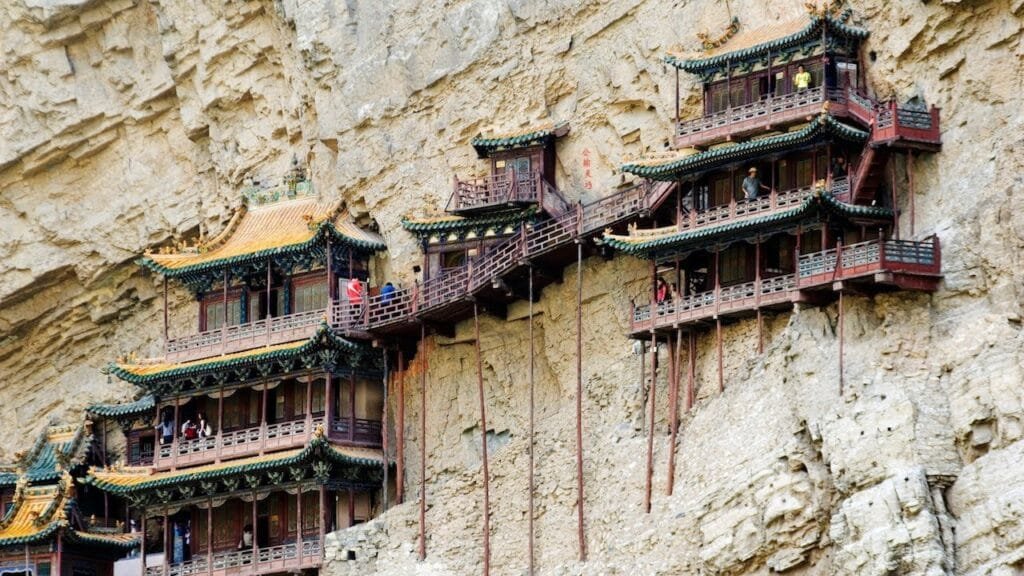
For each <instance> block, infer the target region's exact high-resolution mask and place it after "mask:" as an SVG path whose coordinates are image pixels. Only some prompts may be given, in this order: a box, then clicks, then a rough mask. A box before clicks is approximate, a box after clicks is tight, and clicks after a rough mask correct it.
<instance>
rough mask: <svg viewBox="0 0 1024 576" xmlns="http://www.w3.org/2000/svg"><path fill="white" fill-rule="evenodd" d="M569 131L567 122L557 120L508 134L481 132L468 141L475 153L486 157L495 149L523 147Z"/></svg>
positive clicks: (540, 142) (558, 136)
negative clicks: (485, 133) (486, 134)
mask: <svg viewBox="0 0 1024 576" xmlns="http://www.w3.org/2000/svg"><path fill="white" fill-rule="evenodd" d="M568 132H569V123H568V122H559V123H557V124H552V125H549V126H544V127H542V128H537V129H534V130H529V131H526V132H522V133H518V134H510V135H501V136H498V135H495V136H484V135H483V134H481V135H479V136H477V137H476V138H473V140H472V141H471V142H470V143H471V144H472V145H473V148H475V149H476V153H477V155H479V156H480V157H481V158H486V157H487V156H488V155H489V154H491V153H492V152H494V151H496V150H503V149H509V148H523V147H526V146H533V145H535V144H542V143H545V142H547V141H549V140H552V139H554V138H560V137H562V136H564V135H565V134H567V133H568Z"/></svg>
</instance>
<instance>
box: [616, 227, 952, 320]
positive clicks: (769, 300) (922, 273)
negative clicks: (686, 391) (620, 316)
mask: <svg viewBox="0 0 1024 576" xmlns="http://www.w3.org/2000/svg"><path fill="white" fill-rule="evenodd" d="M940 269H941V251H940V247H939V241H938V238H937V237H933V238H932V239H931V240H925V241H921V242H916V241H910V240H884V241H879V240H872V241H869V242H862V243H859V244H852V245H850V246H840V247H837V248H833V249H831V250H824V251H821V252H814V253H811V254H803V255H801V256H800V257H799V259H798V270H797V273H796V274H786V275H782V276H775V277H771V278H763V279H761V280H759V281H754V282H746V283H744V284H737V285H733V286H726V287H721V288H719V289H718V290H709V291H707V292H701V293H698V294H693V295H690V296H685V297H683V298H679V299H677V300H673V301H669V302H664V303H661V304H657V305H655V306H654V307H653V309H654V313H653V315H652V313H651V310H652V306H651V305H650V304H648V305H643V306H635V305H634V306H632V309H631V314H630V327H629V332H630V336H631V337H633V338H645V337H647V335H649V334H650V333H651V331H654V332H659V331H664V330H675V329H676V328H680V327H688V328H690V329H693V328H695V327H699V326H700V324H701V323H703V322H706V321H710V320H714V319H715V318H718V317H726V316H733V317H735V316H743V315H747V314H749V313H751V312H754V311H756V310H757V309H758V308H761V309H772V308H784V307H787V306H789V305H790V304H791V303H792V302H796V301H800V300H801V299H803V297H804V296H805V293H806V292H808V291H815V290H833V289H847V288H854V287H856V288H858V289H864V290H865V291H869V290H870V289H872V288H873V289H875V290H881V289H886V288H888V289H892V288H900V289H909V290H926V291H930V290H935V289H936V288H937V286H938V281H939V277H940Z"/></svg>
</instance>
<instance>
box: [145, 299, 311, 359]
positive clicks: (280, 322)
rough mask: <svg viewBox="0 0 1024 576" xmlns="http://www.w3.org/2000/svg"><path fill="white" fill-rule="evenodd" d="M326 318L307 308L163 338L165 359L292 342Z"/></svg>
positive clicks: (218, 353) (215, 354) (232, 351)
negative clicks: (284, 314)
mask: <svg viewBox="0 0 1024 576" xmlns="http://www.w3.org/2000/svg"><path fill="white" fill-rule="evenodd" d="M327 319H328V311H327V310H310V311H307V312H298V313H295V314H288V315H286V316H279V317H276V318H265V319H263V320H257V321H255V322H247V323H245V324H236V325H234V326H226V327H224V328H220V329H216V330H207V331H206V332H200V333H198V334H191V335H188V336H183V337H181V338H173V339H170V340H168V341H167V344H166V353H165V354H166V355H165V360H166V361H167V362H187V361H189V360H198V359H201V358H210V357H212V356H219V355H221V354H231V353H234V352H241V351H243V350H251V349H253V348H259V347H260V346H273V345H274V344H282V343H284V342H294V341H296V340H301V339H303V338H308V337H310V336H312V334H313V333H314V332H315V331H316V328H317V326H319V325H320V323H321V322H323V321H325V320H327Z"/></svg>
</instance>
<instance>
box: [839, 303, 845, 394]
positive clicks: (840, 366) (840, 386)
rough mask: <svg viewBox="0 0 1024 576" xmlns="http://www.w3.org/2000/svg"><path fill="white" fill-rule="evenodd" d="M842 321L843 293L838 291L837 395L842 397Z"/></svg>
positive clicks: (843, 330) (843, 328) (843, 327)
mask: <svg viewBox="0 0 1024 576" xmlns="http://www.w3.org/2000/svg"><path fill="white" fill-rule="evenodd" d="M844 320H845V318H844V316H843V291H842V290H840V291H839V395H840V396H842V395H843V387H844V384H845V382H844V380H845V379H844V377H843V372H844V366H843V352H844V350H843V344H844V342H843V340H844V337H843V334H844V332H845V326H844Z"/></svg>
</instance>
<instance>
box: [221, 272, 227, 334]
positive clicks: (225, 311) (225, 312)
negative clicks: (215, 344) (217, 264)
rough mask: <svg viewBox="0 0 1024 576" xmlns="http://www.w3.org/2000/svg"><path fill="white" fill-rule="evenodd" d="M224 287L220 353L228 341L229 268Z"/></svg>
mask: <svg viewBox="0 0 1024 576" xmlns="http://www.w3.org/2000/svg"><path fill="white" fill-rule="evenodd" d="M223 281H224V288H223V289H222V291H221V302H222V303H223V304H224V317H223V319H221V322H220V353H221V354H224V352H225V347H226V346H227V341H228V333H227V329H228V269H227V268H224V280H223Z"/></svg>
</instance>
